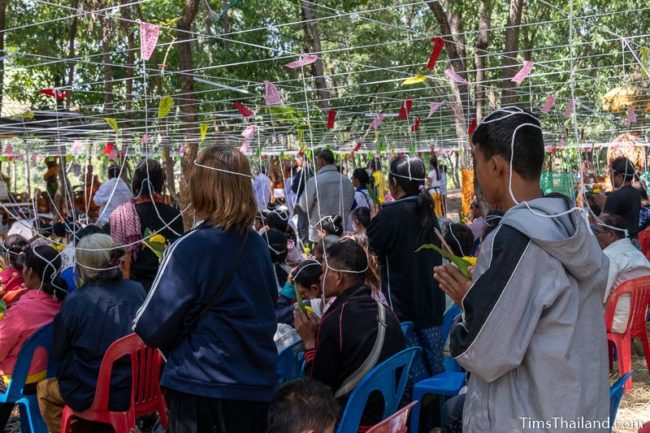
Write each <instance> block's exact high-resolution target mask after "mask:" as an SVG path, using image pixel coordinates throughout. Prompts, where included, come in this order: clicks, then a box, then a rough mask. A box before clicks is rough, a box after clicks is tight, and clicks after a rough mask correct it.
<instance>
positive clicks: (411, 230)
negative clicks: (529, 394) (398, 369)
mask: <svg viewBox="0 0 650 433" xmlns="http://www.w3.org/2000/svg"><path fill="white" fill-rule="evenodd" d="M425 177H426V171H425V167H424V163H423V162H422V161H421V160H420V159H419V158H416V157H409V156H404V157H396V158H394V159H393V160H392V161H391V164H390V172H389V176H388V181H389V187H390V193H391V194H392V196H393V197H395V199H396V200H395V201H393V202H391V203H385V204H384V207H383V208H382V209H381V210H380V211H379V213H378V214H377V216H376V217H375V218H374V219H373V220H372V221H371V222H370V226H369V227H368V230H367V232H366V233H367V235H368V242H369V246H370V251H371V252H373V253H374V254H376V255H377V257H378V258H379V261H380V263H381V279H382V283H381V284H382V291H383V293H384V295H385V296H386V299H387V300H388V303H389V305H390V306H391V308H392V309H393V311H394V312H395V314H397V317H399V320H400V321H402V322H404V321H411V322H414V324H415V329H414V331H413V332H411V333H409V334H408V335H407V336H406V340H407V345H408V346H409V347H412V346H420V347H422V353H423V355H424V356H421V355H418V356H416V358H415V361H414V363H413V367H412V368H411V380H415V381H417V380H420V379H424V378H427V377H430V376H432V375H434V374H437V373H439V372H441V371H442V370H443V365H442V350H443V346H444V337H443V335H442V326H441V325H442V317H443V314H444V311H445V295H444V293H443V292H442V291H441V290H440V288H439V287H438V283H437V282H436V281H435V280H434V279H433V268H434V267H435V266H439V265H440V264H441V263H442V258H441V257H440V255H439V254H438V253H436V252H435V251H432V250H421V251H419V252H417V253H416V252H415V251H416V250H417V249H418V248H419V247H420V246H422V245H423V244H430V243H435V244H437V245H440V241H439V240H438V239H437V237H436V236H435V234H434V229H436V228H438V227H439V226H438V220H437V218H436V215H435V212H434V204H433V199H432V198H431V195H429V193H428V192H427V190H426V189H425V188H424V179H425Z"/></svg>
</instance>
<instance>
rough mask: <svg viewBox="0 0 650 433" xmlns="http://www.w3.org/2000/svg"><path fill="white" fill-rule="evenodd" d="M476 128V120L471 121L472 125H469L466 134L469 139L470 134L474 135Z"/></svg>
mask: <svg viewBox="0 0 650 433" xmlns="http://www.w3.org/2000/svg"><path fill="white" fill-rule="evenodd" d="M477 126H478V123H477V122H476V119H474V120H472V123H470V124H469V128H467V133H468V134H469V136H470V137H471V136H472V134H474V131H476V127H477Z"/></svg>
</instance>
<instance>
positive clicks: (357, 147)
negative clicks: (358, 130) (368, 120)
mask: <svg viewBox="0 0 650 433" xmlns="http://www.w3.org/2000/svg"><path fill="white" fill-rule="evenodd" d="M361 144H362V143H361V142H360V141H357V145H356V146H354V149H352V152H350V158H352V156H353V155H354V154H355V153H356V152H358V151H359V149H361Z"/></svg>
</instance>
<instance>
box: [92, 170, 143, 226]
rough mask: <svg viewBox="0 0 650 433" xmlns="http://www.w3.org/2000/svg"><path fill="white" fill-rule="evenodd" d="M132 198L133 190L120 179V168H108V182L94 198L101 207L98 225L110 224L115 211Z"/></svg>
mask: <svg viewBox="0 0 650 433" xmlns="http://www.w3.org/2000/svg"><path fill="white" fill-rule="evenodd" d="M132 198H133V195H132V194H131V188H129V186H128V185H127V184H126V182H124V181H123V180H122V179H121V178H120V167H118V166H117V165H111V166H110V167H108V181H107V182H106V183H105V184H103V185H102V186H100V187H99V189H98V190H97V192H96V193H95V196H94V197H93V201H94V202H95V204H96V205H97V206H99V218H98V219H97V225H98V226H103V225H105V224H108V222H109V220H110V217H111V213H113V210H115V209H116V208H117V207H119V206H120V205H121V204H123V203H126V202H127V201H129V200H131V199H132Z"/></svg>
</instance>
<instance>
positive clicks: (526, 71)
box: [510, 60, 535, 84]
mask: <svg viewBox="0 0 650 433" xmlns="http://www.w3.org/2000/svg"><path fill="white" fill-rule="evenodd" d="M534 65H535V64H534V63H533V62H531V61H530V60H524V66H523V67H522V68H521V69H520V70H519V72H517V73H516V74H515V76H514V77H512V80H510V81H512V82H513V83H517V84H521V82H522V81H524V80H525V79H526V77H527V76H529V75H530V72H531V71H532V70H533V66H534Z"/></svg>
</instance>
